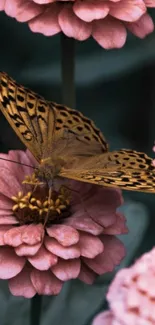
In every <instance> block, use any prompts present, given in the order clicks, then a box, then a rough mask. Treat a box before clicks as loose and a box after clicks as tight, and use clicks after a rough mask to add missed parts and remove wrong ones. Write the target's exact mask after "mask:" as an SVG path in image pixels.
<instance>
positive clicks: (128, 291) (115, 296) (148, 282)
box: [93, 248, 155, 325]
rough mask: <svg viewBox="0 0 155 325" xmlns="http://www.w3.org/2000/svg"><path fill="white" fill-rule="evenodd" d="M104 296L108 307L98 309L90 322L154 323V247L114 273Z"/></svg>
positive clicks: (107, 324) (104, 324) (119, 324)
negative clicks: (107, 308)
mask: <svg viewBox="0 0 155 325" xmlns="http://www.w3.org/2000/svg"><path fill="white" fill-rule="evenodd" d="M107 299H108V302H109V305H110V308H111V310H110V311H107V312H103V313H100V314H99V315H98V316H97V317H96V318H95V319H94V322H93V325H115V324H117V325H131V324H132V325H143V324H144V325H154V324H155V248H153V249H152V250H151V251H150V252H149V253H146V254H144V255H143V256H142V257H141V258H139V259H138V260H137V261H136V263H135V264H134V265H133V266H131V267H130V268H126V269H123V270H121V271H119V272H118V273H117V275H116V277H115V279H114V280H113V282H112V284H111V286H110V288H109V291H108V294H107Z"/></svg>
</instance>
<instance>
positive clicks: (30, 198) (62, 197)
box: [12, 176, 70, 225]
mask: <svg viewBox="0 0 155 325" xmlns="http://www.w3.org/2000/svg"><path fill="white" fill-rule="evenodd" d="M23 183H27V184H30V185H31V186H32V190H30V191H28V192H27V193H26V194H25V193H23V192H21V191H20V192H18V194H17V196H13V197H12V200H13V202H14V205H13V207H12V211H13V213H14V214H15V216H16V218H17V219H18V221H19V223H20V224H30V223H43V224H45V223H46V225H48V224H52V223H57V222H58V221H59V222H60V221H61V219H63V218H65V217H68V216H69V215H70V199H69V197H70V195H69V194H70V193H69V191H68V190H67V189H66V188H65V187H64V186H61V187H60V188H59V190H58V191H56V190H54V189H52V190H51V194H50V196H49V188H48V186H47V185H45V184H44V185H40V184H39V182H38V183H37V181H36V180H35V182H34V183H33V176H32V178H31V177H29V176H27V177H26V179H25V181H23ZM32 184H33V185H32ZM38 184H39V185H38ZM41 184H43V183H41Z"/></svg>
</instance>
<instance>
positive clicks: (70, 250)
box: [45, 237, 80, 260]
mask: <svg viewBox="0 0 155 325" xmlns="http://www.w3.org/2000/svg"><path fill="white" fill-rule="evenodd" d="M45 247H46V248H47V249H48V250H49V251H50V252H51V253H53V254H55V255H57V256H59V257H61V258H63V259H64V260H68V259H70V258H71V259H73V258H78V257H79V256H80V249H79V247H78V246H77V245H74V246H71V247H64V246H62V245H60V244H59V243H58V242H57V241H56V240H55V239H54V238H49V237H46V238H45Z"/></svg>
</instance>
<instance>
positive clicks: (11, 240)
mask: <svg viewBox="0 0 155 325" xmlns="http://www.w3.org/2000/svg"><path fill="white" fill-rule="evenodd" d="M24 227H25V226H20V227H12V228H11V229H9V230H8V231H7V232H6V233H5V234H4V242H5V244H6V245H9V246H13V247H17V246H19V245H21V244H22V236H21V233H22V229H23V228H24Z"/></svg>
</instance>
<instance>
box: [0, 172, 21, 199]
mask: <svg viewBox="0 0 155 325" xmlns="http://www.w3.org/2000/svg"><path fill="white" fill-rule="evenodd" d="M19 191H21V184H20V183H19V182H18V181H17V178H16V175H12V174H11V173H10V171H9V170H8V169H7V168H4V167H1V173H0V192H1V193H2V194H3V195H5V196H7V197H8V198H11V197H12V196H13V195H17V193H18V192H19Z"/></svg>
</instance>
